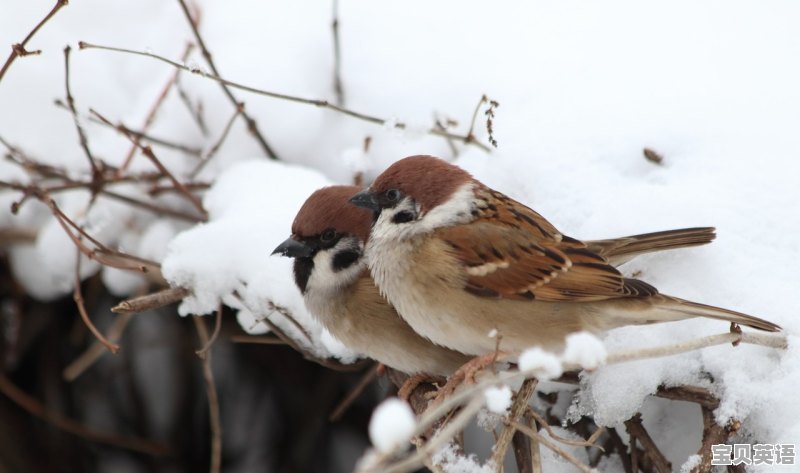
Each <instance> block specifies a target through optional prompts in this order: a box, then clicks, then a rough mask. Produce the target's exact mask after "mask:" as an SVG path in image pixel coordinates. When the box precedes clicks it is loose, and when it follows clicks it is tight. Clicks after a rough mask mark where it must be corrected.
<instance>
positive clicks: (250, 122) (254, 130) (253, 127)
mask: <svg viewBox="0 0 800 473" xmlns="http://www.w3.org/2000/svg"><path fill="white" fill-rule="evenodd" d="M178 3H179V4H180V6H181V9H182V10H183V14H184V15H185V16H186V20H187V21H188V22H189V26H191V28H192V33H194V37H195V39H196V40H197V44H198V45H199V46H200V50H201V52H202V53H203V58H205V60H206V63H208V67H210V68H211V71H212V72H213V73H214V75H215V76H217V77H219V75H220V73H219V71H218V70H217V66H216V65H215V64H214V60H213V59H212V57H211V52H210V51H209V50H208V47H207V46H206V42H205V41H203V37H202V36H201V35H200V30H199V29H198V28H197V21H195V19H194V18H192V14H191V13H190V12H189V7H187V6H186V2H185V1H184V0H178ZM219 84H220V86H221V87H222V91H223V92H225V96H226V97H228V100H230V101H231V104H233V106H234V107H236V108H239V107H241V108H242V116H243V117H244V119H245V121H246V122H247V129H248V131H250V134H252V135H253V137H255V139H256V141H258V143H259V144H260V145H261V148H262V149H263V150H264V152H265V153H266V154H267V156H269V157H270V158H271V159H278V155H277V154H276V153H275V151H273V149H272V148H271V147H270V145H269V144H268V143H267V140H266V139H265V138H264V135H262V134H261V131H259V129H258V125H257V124H256V121H255V119H254V118H253V117H251V116H250V115H249V114H248V113H247V112H245V111H244V104H243V103H242V104H240V102H239V101H238V100H236V97H235V96H234V95H233V93H232V92H231V91H230V89H229V88H228V86H229V84H225V83H224V82H221V81H219Z"/></svg>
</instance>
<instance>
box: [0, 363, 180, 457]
mask: <svg viewBox="0 0 800 473" xmlns="http://www.w3.org/2000/svg"><path fill="white" fill-rule="evenodd" d="M0 392H2V393H3V394H4V395H5V396H6V397H8V398H9V399H10V400H11V401H12V402H13V403H14V404H16V405H18V406H19V407H21V408H22V409H24V410H26V411H27V412H29V413H30V414H31V415H33V416H35V417H38V418H39V419H42V420H43V421H44V422H47V423H49V424H51V425H53V426H54V427H56V428H57V429H59V430H63V431H64V432H67V433H70V434H73V435H77V436H78V437H81V438H83V439H86V440H88V441H90V442H94V443H99V444H103V445H110V446H113V447H116V448H121V449H124V450H130V451H133V452H139V453H144V454H145V455H153V456H163V455H167V454H168V453H169V450H168V449H167V447H165V446H163V445H161V444H158V443H155V442H152V441H150V440H146V439H141V438H134V437H123V436H121V435H116V434H105V433H101V432H97V431H95V430H92V429H90V428H88V427H86V426H85V425H83V424H81V423H79V422H76V421H74V420H72V419H70V418H68V417H65V416H63V415H61V414H59V413H57V412H54V411H51V410H49V409H48V408H47V407H46V406H45V405H44V404H42V403H41V402H39V401H38V400H36V399H34V398H33V397H31V396H30V395H28V394H27V393H26V392H25V391H23V390H21V389H20V388H19V387H17V386H16V385H15V384H14V383H12V382H11V380H10V379H8V377H6V374H5V373H3V372H2V371H0Z"/></svg>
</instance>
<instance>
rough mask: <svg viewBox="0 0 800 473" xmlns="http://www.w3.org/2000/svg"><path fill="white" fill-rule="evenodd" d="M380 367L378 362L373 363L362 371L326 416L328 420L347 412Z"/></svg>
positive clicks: (334, 419) (333, 419)
mask: <svg viewBox="0 0 800 473" xmlns="http://www.w3.org/2000/svg"><path fill="white" fill-rule="evenodd" d="M380 367H381V365H380V363H375V365H374V366H372V367H371V368H370V369H369V370H367V372H366V373H364V375H363V376H362V377H361V379H359V380H358V383H356V385H355V386H353V389H351V390H350V392H349V393H348V394H347V396H345V398H344V399H342V401H341V402H340V403H339V404H338V405H337V406H336V408H334V409H333V412H331V415H330V416H328V420H329V421H330V422H336V421H337V420H339V419H340V418H341V417H342V415H344V413H345V412H347V409H349V408H350V406H351V405H352V404H353V402H355V400H356V399H358V396H360V395H361V393H363V392H364V390H365V389H366V388H367V386H369V385H370V383H372V382H373V381H374V380H375V378H377V377H378V371H379V369H380Z"/></svg>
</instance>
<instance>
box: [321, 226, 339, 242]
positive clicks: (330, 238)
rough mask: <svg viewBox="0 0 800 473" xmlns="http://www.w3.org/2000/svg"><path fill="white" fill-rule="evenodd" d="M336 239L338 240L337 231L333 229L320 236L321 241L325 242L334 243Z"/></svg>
mask: <svg viewBox="0 0 800 473" xmlns="http://www.w3.org/2000/svg"><path fill="white" fill-rule="evenodd" d="M334 238H336V230H334V229H332V228H329V229H327V230H325V231H324V232H322V236H320V240H322V241H324V242H330V241H333V239H334Z"/></svg>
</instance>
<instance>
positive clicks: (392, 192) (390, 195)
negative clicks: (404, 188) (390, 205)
mask: <svg viewBox="0 0 800 473" xmlns="http://www.w3.org/2000/svg"><path fill="white" fill-rule="evenodd" d="M386 198H387V199H389V200H390V201H391V202H397V201H398V200H400V191H399V190H397V189H389V190H388V191H386Z"/></svg>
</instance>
